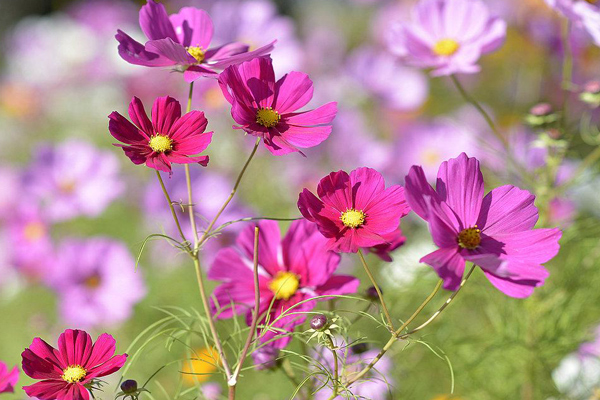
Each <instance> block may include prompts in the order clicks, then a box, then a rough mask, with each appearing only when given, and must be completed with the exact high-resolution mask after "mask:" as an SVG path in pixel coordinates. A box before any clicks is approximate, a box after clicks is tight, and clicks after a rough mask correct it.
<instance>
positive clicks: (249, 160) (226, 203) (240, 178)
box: [197, 137, 260, 247]
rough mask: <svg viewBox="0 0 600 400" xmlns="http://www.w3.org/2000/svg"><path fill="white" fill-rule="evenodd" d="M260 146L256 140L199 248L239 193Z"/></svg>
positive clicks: (203, 235) (200, 241)
mask: <svg viewBox="0 0 600 400" xmlns="http://www.w3.org/2000/svg"><path fill="white" fill-rule="evenodd" d="M259 144H260V137H258V138H256V143H255V144H254V148H253V149H252V152H251V153H250V156H249V157H248V159H247V160H246V163H245V164H244V166H243V167H242V170H241V171H240V173H239V175H238V177H237V179H236V181H235V184H234V185H233V189H232V190H231V193H230V194H229V197H228V198H227V200H225V202H224V203H223V205H222V206H221V209H220V210H219V212H217V215H215V217H214V218H213V219H212V221H210V224H208V227H207V228H206V230H205V231H204V233H203V234H202V237H201V238H200V240H199V242H198V245H197V247H198V246H201V245H202V243H204V241H205V240H206V238H207V237H208V235H209V234H210V230H211V229H212V227H213V226H214V225H215V223H216V222H217V219H219V217H220V216H221V214H223V211H225V209H226V208H227V206H228V205H229V203H230V202H231V200H232V199H233V196H235V193H236V192H237V190H238V187H239V186H240V183H241V182H242V178H243V177H244V173H245V172H246V170H247V169H248V165H250V162H251V161H252V159H253V158H254V155H255V154H256V150H258V145H259Z"/></svg>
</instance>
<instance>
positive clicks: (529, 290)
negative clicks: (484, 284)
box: [483, 270, 539, 299]
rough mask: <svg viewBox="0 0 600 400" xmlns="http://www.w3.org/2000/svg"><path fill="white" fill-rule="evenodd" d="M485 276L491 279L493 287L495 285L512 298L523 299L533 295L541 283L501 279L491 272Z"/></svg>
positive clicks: (485, 272)
mask: <svg viewBox="0 0 600 400" xmlns="http://www.w3.org/2000/svg"><path fill="white" fill-rule="evenodd" d="M483 273H484V274H485V276H486V277H487V278H488V279H489V281H490V282H491V284H492V285H494V286H495V287H496V288H497V289H498V290H500V291H501V292H502V293H504V294H506V295H507V296H510V297H515V298H518V299H523V298H526V297H529V296H531V295H532V294H533V291H534V289H535V288H536V287H537V286H539V281H529V280H518V281H514V280H512V279H510V278H501V277H499V276H496V275H494V274H492V273H490V272H487V271H485V270H484V271H483Z"/></svg>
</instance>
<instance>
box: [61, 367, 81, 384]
mask: <svg viewBox="0 0 600 400" xmlns="http://www.w3.org/2000/svg"><path fill="white" fill-rule="evenodd" d="M86 375H87V371H86V370H85V368H83V367H82V366H81V365H77V364H76V365H70V366H68V367H67V368H65V370H64V371H63V374H62V379H63V381H65V382H69V383H76V382H81V381H82V380H83V378H85V376H86Z"/></svg>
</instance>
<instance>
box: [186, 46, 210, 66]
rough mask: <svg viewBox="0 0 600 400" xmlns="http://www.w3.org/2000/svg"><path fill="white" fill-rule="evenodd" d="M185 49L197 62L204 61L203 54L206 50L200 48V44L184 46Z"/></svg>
mask: <svg viewBox="0 0 600 400" xmlns="http://www.w3.org/2000/svg"><path fill="white" fill-rule="evenodd" d="M186 50H187V51H188V53H190V55H191V56H192V57H194V58H195V59H196V61H198V64H201V63H202V61H204V55H205V54H206V51H205V50H204V49H203V48H202V46H190V47H188V48H186Z"/></svg>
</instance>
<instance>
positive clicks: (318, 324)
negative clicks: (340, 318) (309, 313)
mask: <svg viewBox="0 0 600 400" xmlns="http://www.w3.org/2000/svg"><path fill="white" fill-rule="evenodd" d="M325 326H327V317H326V316H324V315H323V314H318V315H315V316H314V317H312V319H311V320H310V327H311V328H313V329H314V330H316V331H319V330H321V329H323V328H324V327H325Z"/></svg>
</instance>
